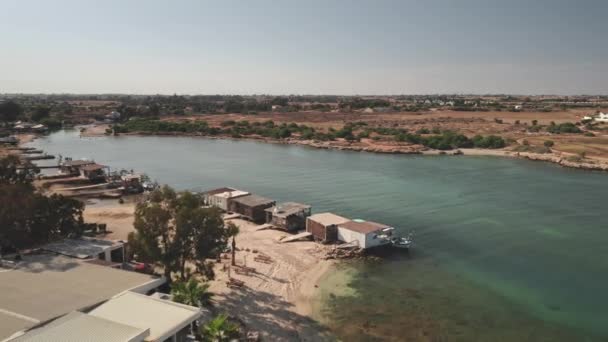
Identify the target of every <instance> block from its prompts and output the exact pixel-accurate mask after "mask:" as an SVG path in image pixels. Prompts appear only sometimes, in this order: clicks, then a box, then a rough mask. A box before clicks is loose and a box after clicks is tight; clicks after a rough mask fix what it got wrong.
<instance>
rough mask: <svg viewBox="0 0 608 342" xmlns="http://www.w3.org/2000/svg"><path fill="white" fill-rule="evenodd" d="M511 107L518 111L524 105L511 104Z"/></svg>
mask: <svg viewBox="0 0 608 342" xmlns="http://www.w3.org/2000/svg"><path fill="white" fill-rule="evenodd" d="M513 109H514V110H516V111H520V110H522V109H524V106H522V105H515V106H513Z"/></svg>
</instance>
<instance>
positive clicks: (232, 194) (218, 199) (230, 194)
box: [203, 187, 249, 211]
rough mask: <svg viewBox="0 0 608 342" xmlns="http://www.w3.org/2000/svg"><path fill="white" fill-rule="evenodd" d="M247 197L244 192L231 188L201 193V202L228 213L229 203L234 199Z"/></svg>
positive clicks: (246, 193)
mask: <svg viewBox="0 0 608 342" xmlns="http://www.w3.org/2000/svg"><path fill="white" fill-rule="evenodd" d="M247 195H249V193H248V192H246V191H241V190H237V189H233V188H226V187H224V188H219V189H214V190H209V191H206V192H204V193H203V201H204V202H205V203H207V204H208V205H211V206H214V207H218V208H220V209H222V210H223V211H229V202H230V201H231V200H233V199H235V198H239V197H243V196H247Z"/></svg>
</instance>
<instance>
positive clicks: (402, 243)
mask: <svg viewBox="0 0 608 342" xmlns="http://www.w3.org/2000/svg"><path fill="white" fill-rule="evenodd" d="M391 244H392V245H393V247H397V248H402V249H409V248H410V246H411V245H412V236H411V234H410V235H408V236H407V237H400V236H399V237H394V238H392V239H391Z"/></svg>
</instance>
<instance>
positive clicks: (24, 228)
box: [0, 156, 85, 254]
mask: <svg viewBox="0 0 608 342" xmlns="http://www.w3.org/2000/svg"><path fill="white" fill-rule="evenodd" d="M23 166H24V165H23V164H21V162H20V161H19V159H18V158H17V157H14V156H9V157H7V158H3V159H0V254H2V253H1V252H2V251H4V250H19V249H23V248H28V247H32V246H36V245H38V244H42V243H46V242H49V241H53V240H56V239H60V238H64V237H77V236H80V235H82V233H83V231H84V227H85V224H84V220H83V218H82V211H83V209H84V204H82V203H81V202H79V201H77V200H74V199H70V198H65V197H63V196H60V195H52V196H49V197H47V196H44V195H42V194H39V193H37V192H36V191H35V189H34V187H33V186H32V184H31V181H32V177H33V175H34V174H35V173H36V172H37V170H36V169H33V168H32V169H27V170H21V169H19V168H20V167H23Z"/></svg>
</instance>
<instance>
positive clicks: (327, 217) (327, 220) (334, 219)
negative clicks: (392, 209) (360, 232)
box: [308, 213, 350, 226]
mask: <svg viewBox="0 0 608 342" xmlns="http://www.w3.org/2000/svg"><path fill="white" fill-rule="evenodd" d="M308 219H309V220H313V221H315V222H318V223H320V224H322V225H324V226H331V225H334V224H335V225H338V224H341V223H344V222H348V221H350V220H349V219H347V218H345V217H342V216H338V215H336V214H332V213H319V214H314V215H311V216H309V217H308Z"/></svg>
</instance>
